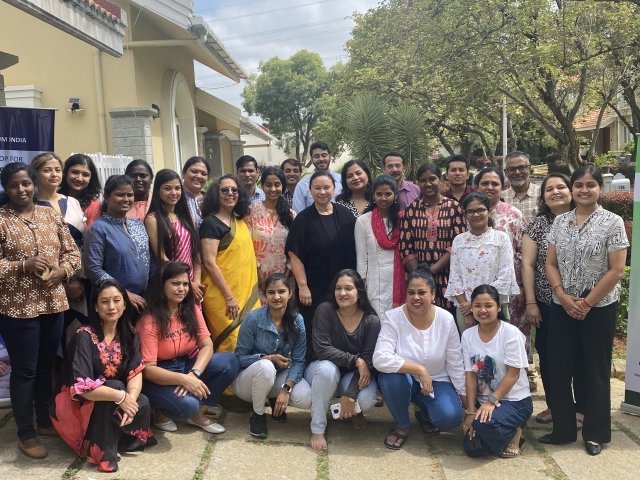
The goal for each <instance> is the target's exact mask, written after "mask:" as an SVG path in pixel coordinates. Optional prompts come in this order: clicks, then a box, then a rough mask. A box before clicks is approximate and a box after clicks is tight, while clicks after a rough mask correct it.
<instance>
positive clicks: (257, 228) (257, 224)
mask: <svg viewBox="0 0 640 480" xmlns="http://www.w3.org/2000/svg"><path fill="white" fill-rule="evenodd" d="M260 183H261V185H262V189H263V190H264V194H265V200H264V201H263V202H260V203H257V204H254V205H252V206H251V213H250V214H249V216H248V217H247V219H246V221H247V225H248V226H249V229H250V230H251V239H252V240H253V248H254V250H255V254H256V260H257V266H258V273H259V278H260V281H261V282H263V281H264V280H266V278H267V277H268V276H269V275H271V274H272V273H285V274H287V273H288V272H289V268H288V267H287V257H286V255H285V253H284V246H285V243H286V242H287V236H288V235H289V227H290V226H291V223H292V222H293V217H294V216H295V212H294V211H293V210H291V209H290V208H289V204H288V203H287V201H286V200H285V198H284V197H283V196H282V191H283V188H284V186H285V185H286V181H285V177H284V174H283V173H282V170H280V169H279V168H277V167H269V168H266V169H265V170H264V171H263V172H262V177H261V179H260Z"/></svg>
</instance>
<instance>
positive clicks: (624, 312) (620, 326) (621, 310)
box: [616, 266, 631, 335]
mask: <svg viewBox="0 0 640 480" xmlns="http://www.w3.org/2000/svg"><path fill="white" fill-rule="evenodd" d="M630 276H631V267H629V266H627V267H624V277H622V280H620V300H619V301H618V311H617V312H616V332H617V333H623V334H625V335H626V334H627V321H628V319H629V277H630Z"/></svg>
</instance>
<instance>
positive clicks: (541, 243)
mask: <svg viewBox="0 0 640 480" xmlns="http://www.w3.org/2000/svg"><path fill="white" fill-rule="evenodd" d="M554 218H555V215H539V216H537V217H535V218H534V219H533V221H532V222H530V223H529V224H528V225H527V227H526V228H525V230H524V233H526V234H527V235H529V237H531V240H533V241H534V242H536V246H537V247H538V255H537V256H536V264H535V265H534V272H535V288H536V299H537V300H539V301H541V302H542V303H544V304H545V305H551V285H549V281H548V280H547V271H546V266H545V265H546V263H547V247H548V246H549V243H548V242H547V236H548V235H549V231H550V230H551V225H552V224H553V219H554Z"/></svg>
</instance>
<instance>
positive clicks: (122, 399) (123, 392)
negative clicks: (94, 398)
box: [113, 390, 127, 405]
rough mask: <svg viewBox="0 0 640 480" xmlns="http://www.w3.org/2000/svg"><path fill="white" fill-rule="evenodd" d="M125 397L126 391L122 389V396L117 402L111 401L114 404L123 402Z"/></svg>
mask: <svg viewBox="0 0 640 480" xmlns="http://www.w3.org/2000/svg"><path fill="white" fill-rule="evenodd" d="M125 398H127V392H125V391H124V390H123V391H122V398H121V399H120V401H119V402H113V403H115V404H116V405H120V404H121V403H122V402H124V399H125Z"/></svg>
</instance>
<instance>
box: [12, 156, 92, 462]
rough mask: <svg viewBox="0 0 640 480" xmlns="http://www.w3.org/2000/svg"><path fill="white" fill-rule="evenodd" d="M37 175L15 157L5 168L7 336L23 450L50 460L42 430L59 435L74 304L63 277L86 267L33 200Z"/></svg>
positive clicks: (55, 218)
mask: <svg viewBox="0 0 640 480" xmlns="http://www.w3.org/2000/svg"><path fill="white" fill-rule="evenodd" d="M34 180H35V174H34V173H33V172H32V170H31V169H30V167H29V166H27V165H25V164H24V163H22V162H13V163H8V164H7V165H6V166H5V167H4V168H3V169H2V172H1V173H0V183H1V184H2V188H3V189H4V192H3V193H2V195H1V198H2V199H1V200H0V245H1V247H2V248H0V335H2V337H3V338H4V341H5V345H6V347H7V351H8V352H9V357H10V358H11V380H10V395H11V405H12V407H13V417H14V419H15V422H16V425H17V427H18V438H19V442H18V448H19V449H20V450H21V451H22V452H23V453H24V454H25V455H27V456H29V457H31V458H43V457H46V456H47V449H46V448H45V447H44V446H43V445H42V444H41V443H40V441H39V440H38V435H40V436H42V435H45V436H49V435H52V434H55V431H54V430H53V427H52V426H51V420H50V419H49V402H50V400H51V392H52V386H51V375H52V371H53V364H54V359H55V356H56V352H57V350H58V347H59V345H60V339H61V337H62V328H63V312H64V311H65V310H67V309H68V308H69V303H68V301H67V295H66V294H65V291H64V287H63V282H64V281H65V280H67V279H70V278H71V277H72V276H73V275H74V274H75V273H76V272H77V271H78V270H79V269H80V253H79V252H78V247H76V244H75V243H74V241H73V238H72V237H71V234H70V233H69V229H68V228H67V226H66V224H65V222H64V220H63V219H62V217H61V216H60V215H58V214H56V213H55V212H54V211H53V209H51V208H49V207H43V206H40V205H35V204H34V203H33V194H34V190H35V186H34ZM34 409H35V417H36V418H35V420H36V425H37V426H36V428H34V425H33V424H34V418H33V417H34V415H33V413H34Z"/></svg>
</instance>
